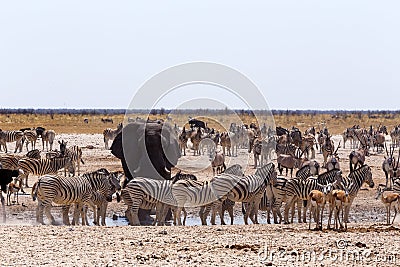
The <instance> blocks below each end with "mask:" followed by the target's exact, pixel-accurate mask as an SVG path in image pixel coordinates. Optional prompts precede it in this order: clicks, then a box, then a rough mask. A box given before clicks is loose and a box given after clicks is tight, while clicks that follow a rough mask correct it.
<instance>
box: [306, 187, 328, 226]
mask: <svg viewBox="0 0 400 267" xmlns="http://www.w3.org/2000/svg"><path fill="white" fill-rule="evenodd" d="M331 190H332V184H329V185H327V186H323V189H322V192H321V191H319V190H312V191H311V192H310V194H308V203H310V205H311V207H310V218H309V219H310V220H309V224H308V230H311V215H313V217H314V221H316V223H317V226H316V228H315V229H317V230H322V218H323V215H324V207H325V204H326V200H327V198H326V196H327V194H328V193H329V192H330V191H331Z"/></svg>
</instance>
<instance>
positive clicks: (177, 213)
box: [138, 206, 183, 226]
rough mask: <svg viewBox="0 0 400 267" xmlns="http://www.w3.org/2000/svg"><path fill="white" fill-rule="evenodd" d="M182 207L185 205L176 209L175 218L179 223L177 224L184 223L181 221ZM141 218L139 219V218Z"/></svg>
mask: <svg viewBox="0 0 400 267" xmlns="http://www.w3.org/2000/svg"><path fill="white" fill-rule="evenodd" d="M182 208H183V207H179V206H178V207H177V208H176V210H175V218H176V219H177V224H175V225H179V226H180V225H182V222H181V212H182ZM138 220H139V219H138Z"/></svg>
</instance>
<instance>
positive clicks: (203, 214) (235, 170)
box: [199, 164, 243, 225]
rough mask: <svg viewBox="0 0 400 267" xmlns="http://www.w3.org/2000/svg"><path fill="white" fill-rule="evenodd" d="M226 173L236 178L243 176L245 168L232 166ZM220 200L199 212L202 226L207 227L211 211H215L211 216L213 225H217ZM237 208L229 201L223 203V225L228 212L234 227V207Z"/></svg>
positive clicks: (221, 215)
mask: <svg viewBox="0 0 400 267" xmlns="http://www.w3.org/2000/svg"><path fill="white" fill-rule="evenodd" d="M224 173H227V174H233V175H236V176H243V168H242V166H240V165H239V164H234V165H232V166H230V167H229V168H227V169H226V170H225V171H224ZM213 179H218V176H216V177H214V178H213ZM219 202H220V200H217V201H214V202H213V203H211V204H208V205H205V206H201V208H200V211H199V217H200V219H201V224H202V225H207V221H206V219H207V216H208V214H209V213H210V211H211V209H212V210H213V212H212V214H213V215H212V216H211V224H213V225H214V224H215V214H216V211H217V208H218V205H219ZM234 206H235V202H234V201H232V200H229V199H225V200H224V201H222V210H221V214H220V219H221V224H222V225H224V224H225V221H224V213H225V211H226V210H227V211H228V213H229V216H230V217H231V225H233V219H234V217H233V207H234Z"/></svg>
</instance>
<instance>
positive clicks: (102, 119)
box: [101, 118, 114, 123]
mask: <svg viewBox="0 0 400 267" xmlns="http://www.w3.org/2000/svg"><path fill="white" fill-rule="evenodd" d="M101 122H102V123H107V122H111V123H114V121H113V119H109V118H101Z"/></svg>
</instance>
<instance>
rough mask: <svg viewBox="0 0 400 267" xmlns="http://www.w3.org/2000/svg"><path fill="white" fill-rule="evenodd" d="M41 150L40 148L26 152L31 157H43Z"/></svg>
mask: <svg viewBox="0 0 400 267" xmlns="http://www.w3.org/2000/svg"><path fill="white" fill-rule="evenodd" d="M40 153H41V151H40V150H39V149H33V150H30V151H28V153H26V156H27V157H28V158H31V159H41V158H42V156H41V155H40Z"/></svg>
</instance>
